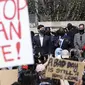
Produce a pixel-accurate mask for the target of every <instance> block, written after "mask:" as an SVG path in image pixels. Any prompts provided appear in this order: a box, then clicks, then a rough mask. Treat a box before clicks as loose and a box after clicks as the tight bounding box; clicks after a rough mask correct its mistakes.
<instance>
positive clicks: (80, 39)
mask: <svg viewBox="0 0 85 85" xmlns="http://www.w3.org/2000/svg"><path fill="white" fill-rule="evenodd" d="M84 31H85V26H84V24H80V25H79V32H78V33H77V34H75V36H74V46H75V48H76V49H77V50H78V52H79V54H80V55H79V56H80V57H82V53H83V50H82V48H83V46H84V45H85V32H84Z"/></svg>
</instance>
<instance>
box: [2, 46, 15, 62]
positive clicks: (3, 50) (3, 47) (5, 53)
mask: <svg viewBox="0 0 85 85" xmlns="http://www.w3.org/2000/svg"><path fill="white" fill-rule="evenodd" d="M9 47H11V45H6V46H2V47H1V48H2V53H3V57H4V60H5V62H9V61H14V59H13V58H11V59H7V58H6V55H7V54H11V52H10V51H9V52H5V48H9Z"/></svg>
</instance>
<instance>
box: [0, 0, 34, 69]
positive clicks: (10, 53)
mask: <svg viewBox="0 0 85 85" xmlns="http://www.w3.org/2000/svg"><path fill="white" fill-rule="evenodd" d="M32 55H33V54H32V45H31V39H30V29H29V17H28V9H27V3H26V1H25V0H0V68H2V67H8V66H16V65H22V64H33V63H34V61H33V56H32Z"/></svg>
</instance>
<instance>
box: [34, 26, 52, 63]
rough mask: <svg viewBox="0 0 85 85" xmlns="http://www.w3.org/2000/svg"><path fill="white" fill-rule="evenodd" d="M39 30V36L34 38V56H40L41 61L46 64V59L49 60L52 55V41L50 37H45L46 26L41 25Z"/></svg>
mask: <svg viewBox="0 0 85 85" xmlns="http://www.w3.org/2000/svg"><path fill="white" fill-rule="evenodd" d="M37 29H38V32H39V34H38V35H36V36H34V38H33V48H34V55H35V56H36V55H37V56H40V60H41V61H42V63H44V57H45V58H46V59H47V58H48V55H49V54H50V50H51V48H50V44H51V40H50V37H49V36H47V35H45V28H44V25H39V26H38V27H37ZM38 54H39V55H38Z"/></svg>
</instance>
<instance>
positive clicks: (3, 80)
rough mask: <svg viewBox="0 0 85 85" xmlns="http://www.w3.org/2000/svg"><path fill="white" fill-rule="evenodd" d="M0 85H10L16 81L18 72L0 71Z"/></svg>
mask: <svg viewBox="0 0 85 85" xmlns="http://www.w3.org/2000/svg"><path fill="white" fill-rule="evenodd" d="M0 76H1V77H0V85H11V84H12V83H14V82H16V81H17V80H18V70H17V69H15V70H1V71H0Z"/></svg>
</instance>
